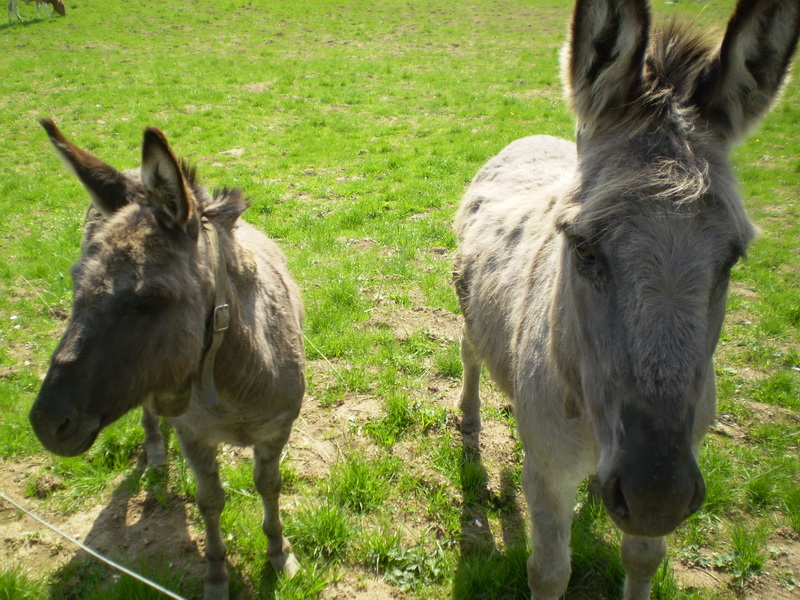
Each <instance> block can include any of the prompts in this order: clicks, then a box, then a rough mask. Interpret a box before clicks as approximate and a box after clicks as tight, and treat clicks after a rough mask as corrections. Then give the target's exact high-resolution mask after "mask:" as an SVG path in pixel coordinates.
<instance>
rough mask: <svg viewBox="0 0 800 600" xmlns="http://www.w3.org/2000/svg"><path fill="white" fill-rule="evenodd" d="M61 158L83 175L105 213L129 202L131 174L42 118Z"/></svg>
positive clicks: (75, 172)
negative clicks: (100, 157)
mask: <svg viewBox="0 0 800 600" xmlns="http://www.w3.org/2000/svg"><path fill="white" fill-rule="evenodd" d="M39 123H40V124H41V125H42V127H44V130H45V131H46V132H47V135H48V136H50V142H51V143H52V144H53V147H54V148H55V149H56V152H57V153H58V156H59V157H60V158H61V161H62V162H63V163H64V164H65V165H66V166H67V168H68V169H69V170H70V171H72V172H73V173H74V174H75V175H76V176H77V177H78V179H80V181H81V183H82V184H83V187H85V188H86V190H87V191H88V192H89V195H90V196H91V197H92V202H93V203H94V205H95V206H96V207H97V208H98V209H99V210H100V212H102V213H103V214H105V215H110V214H112V213H113V212H114V211H116V210H118V209H119V208H121V207H123V206H125V205H126V204H128V202H129V200H128V194H127V189H128V181H129V180H128V178H127V177H126V176H125V175H123V174H122V173H120V172H119V171H117V170H116V169H115V168H114V167H112V166H110V165H107V164H106V163H104V162H103V161H102V160H100V159H99V158H96V157H95V156H93V155H91V154H89V153H88V152H86V150H81V149H80V148H78V147H77V146H76V145H75V144H73V143H72V142H70V141H69V140H68V139H67V138H65V137H64V135H63V134H62V133H61V132H60V131H59V130H58V127H56V124H55V123H54V122H53V120H52V119H41V120H40V121H39Z"/></svg>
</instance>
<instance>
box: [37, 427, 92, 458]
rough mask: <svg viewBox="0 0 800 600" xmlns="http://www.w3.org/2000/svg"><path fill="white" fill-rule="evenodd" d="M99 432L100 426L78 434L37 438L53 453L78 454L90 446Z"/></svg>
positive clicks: (62, 454) (61, 454)
mask: <svg viewBox="0 0 800 600" xmlns="http://www.w3.org/2000/svg"><path fill="white" fill-rule="evenodd" d="M99 434H100V426H98V427H96V428H95V429H93V430H91V431H88V432H82V434H81V435H80V436H72V437H69V438H51V439H44V438H42V437H39V440H40V441H41V442H42V445H43V446H44V447H45V448H46V449H47V450H48V451H50V452H52V453H53V454H57V455H59V456H78V455H79V454H83V453H84V452H86V451H87V450H88V449H89V448H91V447H92V445H93V444H94V441H95V440H96V439H97V436H98V435H99Z"/></svg>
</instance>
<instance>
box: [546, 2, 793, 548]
mask: <svg viewBox="0 0 800 600" xmlns="http://www.w3.org/2000/svg"><path fill="white" fill-rule="evenodd" d="M798 30H800V3H798V2H797V0H742V1H740V3H739V6H738V8H737V11H736V13H735V14H734V16H733V18H732V19H731V21H730V23H729V25H728V28H727V32H726V34H725V37H724V39H723V42H722V45H721V46H720V47H718V48H717V47H715V46H713V45H712V44H711V43H710V42H709V41H708V40H707V39H705V37H704V36H703V35H698V34H696V33H692V32H690V31H689V30H688V29H687V28H686V27H683V26H680V25H678V24H672V25H670V26H669V27H667V28H666V29H665V30H658V31H654V30H651V27H650V16H649V11H648V7H647V3H646V0H578V1H577V4H576V7H575V12H574V15H573V21H572V28H571V40H570V42H569V44H568V47H567V51H566V53H565V61H564V72H565V79H566V82H567V93H568V96H569V98H570V100H571V103H572V106H573V108H574V110H575V113H576V115H577V121H578V180H577V183H576V185H575V187H574V189H573V192H572V194H571V197H570V199H569V201H568V202H567V203H566V204H565V206H564V208H563V210H562V212H561V213H560V217H559V228H560V231H561V234H562V237H561V239H562V242H563V246H562V247H563V253H562V257H561V260H562V263H563V267H564V271H563V272H564V273H566V274H567V275H566V277H565V278H564V281H563V282H562V289H563V290H564V298H565V299H564V303H565V304H567V305H569V304H571V305H572V310H567V311H564V313H565V314H567V315H569V317H564V318H560V319H559V317H556V319H557V323H556V325H555V329H556V330H557V331H560V332H562V333H561V335H562V337H561V340H560V341H559V342H557V344H563V347H562V348H561V349H560V350H559V349H558V348H556V352H560V354H561V356H562V360H561V362H562V363H563V366H562V368H563V369H564V370H565V371H569V372H564V373H562V379H563V380H564V381H565V382H574V381H577V382H579V383H578V384H577V385H576V384H569V383H565V385H573V386H574V387H573V389H572V390H570V392H569V394H570V395H571V396H573V397H576V398H577V397H581V398H583V399H584V400H583V402H584V404H583V407H582V408H583V410H585V411H586V412H587V413H588V415H589V418H590V421H591V422H592V427H593V429H594V435H595V438H596V440H597V444H598V447H599V448H600V450H599V463H598V466H597V468H598V478H599V482H600V485H601V488H602V497H603V500H604V503H605V505H606V507H607V509H608V510H609V512H610V514H611V516H612V518H613V519H614V521H615V522H616V523H617V524H618V525H619V526H620V527H621V528H622V530H623V531H625V532H627V533H630V534H633V535H643V536H658V535H664V534H666V533H668V532H670V531H672V529H674V528H675V527H676V526H677V525H678V524H679V523H680V522H681V521H682V520H683V519H684V518H686V517H687V516H688V515H690V514H691V513H693V512H694V511H695V510H697V509H698V508H699V506H700V504H701V503H702V500H703V497H704V494H705V487H704V483H703V478H702V476H701V474H700V471H699V469H698V467H697V462H696V453H697V451H698V447H699V442H700V439H701V438H702V436H703V434H704V433H705V431H706V429H707V427H708V425H709V424H710V422H711V420H712V419H713V411H714V381H713V377H714V369H713V364H712V355H713V352H714V349H715V347H716V344H717V341H718V338H719V334H720V329H721V326H722V322H723V316H724V310H725V299H726V292H727V287H728V279H729V271H730V269H731V267H732V266H733V265H734V263H736V261H737V260H738V259H739V258H740V257H742V256H743V255H744V252H745V249H746V248H747V245H748V243H749V242H750V241H751V239H752V237H753V235H754V228H753V226H752V225H751V223H750V222H749V220H748V218H747V216H746V214H745V210H744V208H743V205H742V202H741V200H740V198H739V197H738V195H737V192H736V182H735V179H734V177H733V175H732V173H731V170H730V166H729V163H728V153H729V151H730V148H731V145H732V144H733V143H734V142H735V141H737V140H738V139H740V138H741V137H742V136H743V134H744V132H745V131H746V130H747V128H748V127H749V126H751V125H752V124H753V122H754V121H755V120H757V119H758V118H760V117H761V116H762V115H763V114H764V113H766V111H767V110H768V108H769V105H770V103H771V101H772V100H773V98H774V97H775V96H776V94H777V92H778V91H779V88H780V86H781V82H782V81H783V78H784V76H785V73H786V70H787V67H788V64H789V61H790V58H791V56H792V53H793V51H794V48H795V46H796V44H797V37H798ZM576 316H577V318H576ZM576 347H577V348H580V352H572V354H574V355H575V356H578V357H579V358H573V357H567V356H566V354H568V353H569V351H568V350H566V349H567V348H576Z"/></svg>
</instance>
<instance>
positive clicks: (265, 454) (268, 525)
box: [253, 432, 300, 577]
mask: <svg viewBox="0 0 800 600" xmlns="http://www.w3.org/2000/svg"><path fill="white" fill-rule="evenodd" d="M287 433H288V432H287ZM285 444H286V440H285V439H284V440H280V443H279V442H277V441H270V442H267V443H261V444H256V446H255V447H254V448H253V451H254V454H255V465H254V467H253V479H254V480H255V484H256V489H257V490H258V493H259V494H260V495H261V502H262V503H263V505H264V520H263V521H262V523H261V528H262V529H263V530H264V535H266V536H267V540H268V545H267V557H268V558H269V562H270V563H271V564H272V567H273V568H274V569H275V570H276V571H278V572H282V573H283V574H284V575H286V576H287V577H293V576H294V575H295V573H297V571H298V570H299V568H300V566H299V565H298V563H297V560H296V559H295V557H294V554H292V546H291V544H289V541H288V540H287V539H286V538H285V537H283V523H282V522H281V515H280V507H279V505H278V497H279V495H280V492H281V485H282V481H281V469H280V460H281V451H282V450H283V447H284V446H285Z"/></svg>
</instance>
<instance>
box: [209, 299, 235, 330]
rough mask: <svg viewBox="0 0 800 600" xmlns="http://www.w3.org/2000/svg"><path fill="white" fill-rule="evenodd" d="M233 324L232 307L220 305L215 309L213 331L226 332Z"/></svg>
mask: <svg viewBox="0 0 800 600" xmlns="http://www.w3.org/2000/svg"><path fill="white" fill-rule="evenodd" d="M230 323H231V312H230V306H229V305H227V304H220V305H219V306H215V307H214V321H213V324H212V325H213V331H214V333H217V332H218V331H225V330H226V329H228V326H229V325H230Z"/></svg>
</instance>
